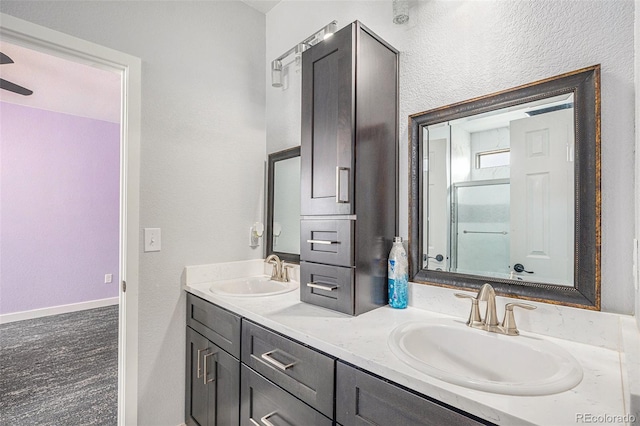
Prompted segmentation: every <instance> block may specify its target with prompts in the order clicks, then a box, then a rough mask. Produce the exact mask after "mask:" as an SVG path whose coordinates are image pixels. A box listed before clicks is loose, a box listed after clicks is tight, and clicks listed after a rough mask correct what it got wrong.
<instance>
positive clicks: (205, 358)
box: [202, 352, 216, 385]
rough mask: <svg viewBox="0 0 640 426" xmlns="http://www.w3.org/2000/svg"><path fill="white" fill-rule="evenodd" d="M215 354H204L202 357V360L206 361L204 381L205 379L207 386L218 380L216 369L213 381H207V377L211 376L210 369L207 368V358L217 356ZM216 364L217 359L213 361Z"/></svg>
mask: <svg viewBox="0 0 640 426" xmlns="http://www.w3.org/2000/svg"><path fill="white" fill-rule="evenodd" d="M215 354H216V353H215V352H209V353H208V354H204V356H203V357H202V360H203V361H204V379H203V383H204V384H205V385H206V384H208V383H211V382H213V381H215V380H216V375H215V370H216V369H215V367H214V371H213V372H214V375H213V379H211V380H207V377H208V376H209V368H208V367H207V358H209V357H210V356H212V355H215ZM213 361H214V363H215V361H216V359H215V358H214V359H213Z"/></svg>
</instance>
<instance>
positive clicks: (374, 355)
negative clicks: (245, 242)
mask: <svg viewBox="0 0 640 426" xmlns="http://www.w3.org/2000/svg"><path fill="white" fill-rule="evenodd" d="M269 268H270V265H269ZM265 272H268V271H266V269H265V268H264V264H263V263H262V261H261V260H254V261H246V262H232V263H227V264H216V265H203V266H195V267H188V268H186V270H185V274H184V280H185V281H184V283H183V284H184V289H185V290H186V291H187V293H188V294H187V297H188V300H189V302H188V307H189V312H188V315H187V318H188V319H187V334H188V335H189V333H192V331H190V329H191V327H192V326H193V323H191V325H190V321H191V320H190V318H192V312H193V308H192V305H191V304H192V303H193V301H196V303H198V304H200V306H207V307H208V309H213V310H215V311H217V312H219V314H217V316H216V315H213V316H210V317H209V318H210V319H214V318H217V319H215V320H214V323H213V325H211V327H213V328H214V329H215V328H216V327H220V326H223V329H225V330H227V331H224V332H223V331H221V333H223V334H225V333H226V332H228V331H229V330H233V335H234V337H233V339H229V338H225V339H224V340H229V342H225V343H224V345H228V348H229V349H228V350H229V352H226V351H225V350H224V349H223V351H225V352H226V353H227V354H229V355H230V356H231V357H233V358H234V361H235V364H234V365H236V366H237V367H238V370H239V372H238V373H237V375H236V376H235V377H236V383H237V384H238V385H237V387H233V386H229V387H228V389H230V391H229V392H230V393H231V395H233V396H235V397H237V398H238V402H237V404H236V405H232V406H233V407H234V408H233V409H235V410H237V411H236V412H239V413H240V419H239V423H238V424H242V425H256V424H257V425H265V426H269V425H270V424H278V421H282V419H281V418H280V419H279V418H277V416H278V415H281V416H282V417H283V418H287V419H289V420H288V421H289V422H290V423H292V424H305V425H307V424H328V425H331V424H338V425H342V426H347V425H353V424H363V423H362V422H369V423H371V424H438V425H446V424H453V425H458V424H490V423H494V424H508V425H513V424H541V425H544V424H575V423H576V419H578V417H577V416H582V417H580V418H583V419H585V418H586V417H584V416H589V415H592V416H595V415H607V416H609V419H613V420H614V421H613V422H610V423H611V424H625V419H628V418H629V417H628V413H629V412H630V408H629V406H628V402H629V395H628V389H629V387H630V386H631V387H633V386H637V384H636V385H634V384H633V383H634V382H633V380H631V385H630V382H629V380H627V379H628V378H629V376H631V375H632V374H633V373H627V372H626V371H627V370H626V369H627V367H628V364H629V363H633V361H632V359H633V358H632V354H630V353H629V354H627V355H626V357H625V356H621V354H623V353H624V349H623V347H622V340H623V339H622V338H621V336H623V335H626V336H630V338H629V339H627V338H625V339H624V340H625V345H629V344H630V343H629V342H631V345H633V344H635V345H636V346H637V329H635V328H634V330H635V331H631V332H629V331H628V329H629V328H630V327H631V328H633V327H634V325H633V319H630V318H626V317H623V316H619V315H613V314H606V313H595V312H589V311H585V310H577V309H571V308H562V309H567V311H566V312H564V313H560V314H559V313H558V309H559V308H558V307H555V306H546V305H545V304H538V310H536V311H533V312H532V313H531V314H529V313H527V314H528V316H527V315H526V314H523V315H521V316H519V317H518V321H519V326H520V328H521V330H522V336H517V337H513V339H544V340H548V341H551V342H553V343H554V344H555V345H557V346H560V347H562V348H564V349H565V350H566V351H568V352H570V353H571V354H572V355H573V356H574V357H575V358H576V360H577V361H578V362H579V363H580V365H581V367H582V369H583V371H584V377H583V379H582V381H581V382H580V383H579V384H578V385H577V386H576V387H574V388H573V389H570V390H568V391H565V392H560V393H556V394H551V395H542V396H527V397H523V396H513V395H505V394H497V393H490V392H483V391H479V390H473V389H469V388H467V387H463V386H458V385H454V384H450V383H447V382H444V381H441V380H438V379H436V378H434V377H432V376H430V375H427V374H424V373H422V372H420V371H418V370H415V369H413V368H411V367H410V366H408V365H406V364H405V363H403V362H401V361H400V360H399V359H398V358H397V357H396V356H395V355H394V354H393V353H392V351H391V350H390V348H389V345H388V340H389V336H390V335H391V333H392V331H393V330H394V329H395V328H396V327H398V326H399V325H401V324H405V323H407V322H411V321H421V322H422V321H425V322H429V321H443V322H444V321H449V322H451V321H454V322H459V323H460V324H462V325H463V324H464V321H465V320H466V314H468V305H467V304H465V303H460V301H459V300H456V298H455V297H454V296H453V292H452V291H450V290H447V289H442V288H435V287H427V286H412V292H413V294H412V296H413V297H412V301H413V302H412V303H414V305H423V306H429V304H431V305H432V306H433V307H434V308H437V307H438V306H439V309H442V310H444V311H448V312H452V313H454V314H455V315H456V316H454V317H451V316H449V315H444V314H442V313H438V312H437V309H436V310H426V309H419V308H416V307H412V306H410V307H409V308H407V309H405V310H395V309H391V308H388V307H382V308H379V309H376V310H373V311H370V312H367V313H364V314H361V315H359V316H357V317H352V316H349V315H345V314H341V313H339V312H334V311H330V310H327V309H324V308H321V307H317V306H314V305H310V304H306V303H301V302H300V300H299V298H298V292H297V291H291V292H288V293H283V294H279V295H275V296H266V297H227V296H220V295H216V294H214V293H212V292H211V291H210V290H209V289H210V288H211V285H212V284H211V283H212V282H213V281H215V280H218V279H229V278H239V277H242V276H247V274H249V275H251V274H253V275H259V274H264V273H265ZM298 273H299V271H298V270H297V268H296V270H295V271H294V276H295V278H296V280H297V278H298V277H299V276H298V275H297V274H298ZM423 290H424V291H429V292H430V293H429V294H428V296H427V297H428V299H426V298H424V297H425V293H422V291H423ZM505 300H508V299H505ZM505 300H502V299H500V301H499V303H500V307H502V305H503V303H504V301H505ZM425 302H428V304H427V303H425ZM199 309H201V308H197V307H196V309H195V312H196V314H197V312H198V310H199ZM558 315H560V316H561V318H560V319H558ZM583 315H585V317H584V318H586V320H587V321H588V322H589V323H590V324H591V334H590V335H589V336H587V334H586V333H585V332H584V331H582V332H581V331H580V330H581V329H582V330H584V327H583V326H581V325H580V323H581V322H582V320H583V319H584V318H581V316H583ZM196 316H197V315H196ZM594 316H597V318H598V319H599V321H592V319H593V318H595V317H594ZM224 317H226V318H233V320H232V321H231V322H230V323H229V321H226V320H223V319H221V318H224ZM541 317H542V319H541ZM545 317H546V321H544V320H545ZM587 317H589V318H587ZM627 320H629V321H627ZM563 322H564V324H562V323H563ZM543 323H544V324H543ZM236 324H239V325H240V326H239V327H237V325H236ZM551 327H559V329H558V330H551V331H550V332H548V333H545V334H547V335H545V336H542V335H540V334H533V333H530V332H528V331H526V330H528V329H534V330H536V331H539V330H543V329H545V328H547V329H550V328H551ZM625 329H626V330H627V332H625V331H624V330H625ZM193 331H195V330H193ZM473 331H475V330H473ZM479 332H480V331H479ZM554 332H555V333H556V335H559V336H560V337H562V333H566V336H573V337H574V338H575V340H576V341H569V340H564V339H559V338H555V337H550V336H549V334H554ZM625 333H626V334H625ZM634 333H635V334H634ZM509 338H510V337H509ZM565 338H566V337H565ZM634 339H635V340H636V341H635V343H633V341H634ZM230 340H233V342H240V349H239V352H237V350H238V349H236V348H234V344H232V343H231V342H230ZM208 341H209V342H210V343H215V341H214V340H213V336H212V335H209V337H208ZM224 345H223V346H224ZM625 347H627V346H625ZM188 348H191V346H190V343H188ZM196 349H202V348H196ZM196 349H188V352H189V353H188V355H189V354H191V355H192V356H191V357H190V358H188V359H187V376H188V377H195V376H197V370H198V368H197V367H198V362H197V361H198V360H197V358H196V357H195V356H193V352H194V350H196ZM234 351H236V352H234ZM202 353H203V352H201V355H202ZM205 353H208V351H207V352H205ZM232 353H236V354H239V355H237V356H233V355H232ZM196 355H197V353H196ZM463 355H464V356H471V355H472V354H463ZM508 356H509V354H496V363H500V359H501V357H508ZM213 358H215V356H214V355H211V356H210V357H209V359H208V360H207V368H206V369H205V370H204V371H203V372H202V374H205V377H206V375H207V369H209V370H208V371H209V372H211V371H214V370H213V367H212V364H211V363H210V362H209V360H211V359H213ZM203 365H204V361H202V360H201V361H200V367H201V368H202V367H203ZM194 367H195V372H193V370H194ZM217 368H221V367H217ZM218 377H220V383H218V386H223V385H225V383H223V382H224V380H225V376H224V375H222V376H218ZM218 377H214V376H213V375H211V374H210V373H209V376H208V380H211V379H218ZM631 379H632V377H631ZM199 380H201V381H202V383H203V384H204V380H205V378H203V377H200V379H199ZM197 388H198V387H196V389H197ZM623 389H624V390H623ZM192 392H194V388H192V386H191V382H190V379H189V378H188V379H187V415H190V413H191V411H190V410H192V408H193V406H194V405H193V396H192ZM218 403H219V405H220V406H223V405H222V404H223V403H222V402H218ZM224 404H227V402H225V403H224ZM226 407H227V405H225V408H226ZM214 411H215V410H214ZM278 413H280V414H278ZM625 415H627V417H624V416H625ZM296 416H297V417H296ZM270 419H271V420H270ZM300 419H304V420H300ZM617 420H619V421H617ZM188 424H206V423H194V422H193V420H189V422H188ZM208 424H222V423H215V422H211V421H210V422H209V423H208ZM232 424H236V423H232ZM364 424H367V423H364Z"/></svg>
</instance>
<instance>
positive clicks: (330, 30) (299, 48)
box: [271, 21, 338, 87]
mask: <svg viewBox="0 0 640 426" xmlns="http://www.w3.org/2000/svg"><path fill="white" fill-rule="evenodd" d="M336 31H338V21H331V22H329V23H328V24H327V25H325V26H324V27H322V28H320V29H319V30H318V31H316V32H315V33H313V34H312V35H310V36H309V37H307V38H305V39H304V40H302V41H301V42H300V43H298V44H296V45H295V46H293V47H292V48H291V49H289V50H287V51H286V52H284V53H283V54H282V55H280V56H278V57H277V58H276V59H274V60H273V61H271V85H272V86H273V87H282V68H283V66H286V65H283V64H282V61H283V60H284V59H286V58H287V57H289V56H290V55H291V54H294V53H295V55H296V59H295V62H296V64H299V63H300V55H302V52H304V51H305V50H307V49H308V48H310V47H311V46H314V45H316V44H318V43H320V42H322V41H323V40H326V39H328V38H329V37H331V36H332V35H333V34H334V33H335V32H336ZM287 65H288V64H287Z"/></svg>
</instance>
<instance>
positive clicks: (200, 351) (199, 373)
mask: <svg viewBox="0 0 640 426" xmlns="http://www.w3.org/2000/svg"><path fill="white" fill-rule="evenodd" d="M208 349H209V348H204V349H198V372H197V374H196V379H199V378H200V376H201V375H202V368H201V367H200V354H201V353H202V352H203V351H206V350H208Z"/></svg>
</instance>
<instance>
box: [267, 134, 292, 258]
mask: <svg viewBox="0 0 640 426" xmlns="http://www.w3.org/2000/svg"><path fill="white" fill-rule="evenodd" d="M295 157H300V147H299V146H296V147H294V148H289V149H285V150H284V151H279V152H274V153H273V154H269V161H268V166H267V226H266V229H265V231H266V232H265V238H266V254H265V257H266V256H268V255H270V254H275V255H277V256H278V257H279V258H280V259H282V260H286V261H287V262H293V263H300V254H294V253H284V252H278V251H273V208H274V192H275V188H274V184H275V180H274V177H275V170H276V167H275V166H276V163H277V162H278V161H282V160H288V159H289V158H295Z"/></svg>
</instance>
